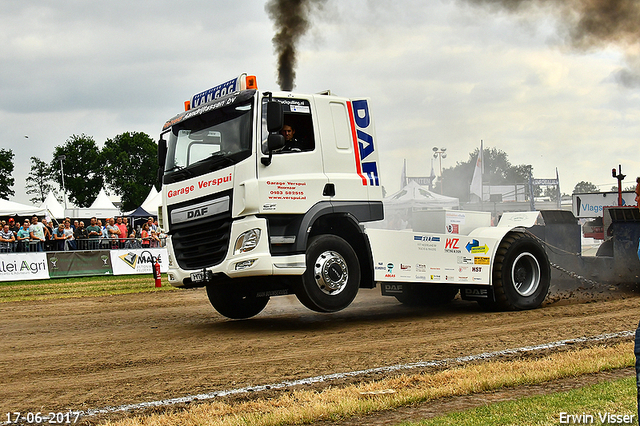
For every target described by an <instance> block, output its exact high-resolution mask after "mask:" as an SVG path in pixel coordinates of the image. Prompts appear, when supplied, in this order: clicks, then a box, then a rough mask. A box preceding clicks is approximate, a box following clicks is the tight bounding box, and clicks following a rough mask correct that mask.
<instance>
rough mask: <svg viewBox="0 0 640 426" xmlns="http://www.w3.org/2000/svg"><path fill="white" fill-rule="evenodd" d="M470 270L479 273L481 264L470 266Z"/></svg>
mask: <svg viewBox="0 0 640 426" xmlns="http://www.w3.org/2000/svg"><path fill="white" fill-rule="evenodd" d="M471 272H473V273H476V274H479V273H481V272H482V266H472V267H471Z"/></svg>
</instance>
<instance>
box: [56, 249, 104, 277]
mask: <svg viewBox="0 0 640 426" xmlns="http://www.w3.org/2000/svg"><path fill="white" fill-rule="evenodd" d="M47 264H48V266H49V277H50V278H65V277H92V276H97V275H113V269H112V268H111V256H109V252H108V251H59V252H51V253H47Z"/></svg>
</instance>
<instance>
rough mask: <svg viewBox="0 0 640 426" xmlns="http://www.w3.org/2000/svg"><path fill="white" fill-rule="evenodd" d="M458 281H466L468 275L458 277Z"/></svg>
mask: <svg viewBox="0 0 640 426" xmlns="http://www.w3.org/2000/svg"><path fill="white" fill-rule="evenodd" d="M458 281H460V282H467V281H469V277H458Z"/></svg>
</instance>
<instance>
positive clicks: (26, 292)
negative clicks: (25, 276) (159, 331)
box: [0, 275, 175, 303]
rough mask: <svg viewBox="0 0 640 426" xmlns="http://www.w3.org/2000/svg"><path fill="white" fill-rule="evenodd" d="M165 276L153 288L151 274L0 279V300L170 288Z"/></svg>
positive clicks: (86, 295) (122, 292)
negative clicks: (160, 284)
mask: <svg viewBox="0 0 640 426" xmlns="http://www.w3.org/2000/svg"><path fill="white" fill-rule="evenodd" d="M172 290H175V289H174V288H173V287H171V286H170V285H169V282H168V281H167V280H166V277H165V278H164V279H163V280H162V287H159V288H156V287H155V283H154V280H153V277H152V276H151V275H123V276H113V275H109V276H99V277H79V278H59V279H52V280H35V281H10V282H0V303H2V302H15V301H21V300H49V299H63V298H69V297H89V296H108V295H114V294H127V293H146V292H151V291H172Z"/></svg>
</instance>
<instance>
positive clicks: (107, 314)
mask: <svg viewBox="0 0 640 426" xmlns="http://www.w3.org/2000/svg"><path fill="white" fill-rule="evenodd" d="M378 292H379V290H365V291H361V293H360V295H359V296H358V298H357V299H356V301H355V302H354V304H353V305H352V306H351V307H349V308H348V309H347V310H345V311H342V312H339V313H336V314H330V315H325V314H317V313H313V312H310V311H308V310H306V309H305V308H303V307H302V306H301V305H300V304H299V303H298V302H297V300H296V299H295V298H294V297H292V296H284V297H279V298H274V299H272V300H271V302H270V303H269V305H268V306H267V308H266V309H265V311H264V312H262V313H261V314H260V315H259V316H257V317H255V318H253V319H251V320H247V321H231V320H227V319H226V318H224V317H221V316H220V315H218V314H217V313H216V312H215V311H214V310H213V309H212V308H211V306H210V305H209V303H208V300H207V297H206V294H205V292H204V290H202V289H198V290H182V291H177V292H165V293H150V294H137V295H124V296H112V297H98V298H83V299H66V300H56V301H47V302H15V303H4V304H0V318H2V321H1V322H0V336H2V339H0V371H2V375H1V378H0V410H1V411H0V414H1V413H4V414H5V415H6V413H7V412H13V411H22V412H29V411H32V412H33V411H41V412H48V411H54V412H55V411H66V410H69V409H71V410H88V409H94V408H102V407H106V406H117V405H121V404H127V403H140V402H144V401H153V400H160V399H166V398H173V397H179V396H185V395H193V394H199V393H209V392H213V391H216V390H224V389H232V388H239V387H243V386H248V385H260V384H269V383H277V382H282V381H284V380H290V379H299V378H304V377H311V376H317V375H321V374H328V373H335V372H345V371H353V370H359V369H366V368H372V367H377V366H385V365H393V364H401V363H407V362H414V361H419V360H437V359H444V358H452V357H456V356H461V355H469V354H476V353H481V352H486V351H495V350H500V349H506V348H516V347H521V346H526V345H533V344H539V343H545V342H551V341H556V340H561V339H568V338H575V337H581V336H593V335H598V334H602V333H610V332H618V331H623V330H633V329H635V327H636V325H637V323H638V319H639V317H640V312H639V311H638V309H637V308H638V302H639V301H640V299H639V298H638V296H637V295H636V294H635V293H634V294H627V295H624V296H622V298H616V299H613V300H606V301H605V300H601V301H595V302H591V303H578V301H576V300H572V299H569V300H564V301H560V302H556V303H551V304H548V305H547V306H545V307H544V308H542V309H536V310H533V311H524V312H510V313H493V312H484V311H482V310H481V309H479V307H478V306H477V305H476V304H475V303H470V302H463V301H459V300H456V301H455V302H454V303H453V304H452V305H451V306H448V307H446V308H441V309H418V308H407V307H405V306H403V305H401V304H399V303H398V302H397V301H396V300H395V299H394V298H388V297H381V296H379V293H378ZM616 297H620V295H618V296H616ZM5 420H6V419H5Z"/></svg>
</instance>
